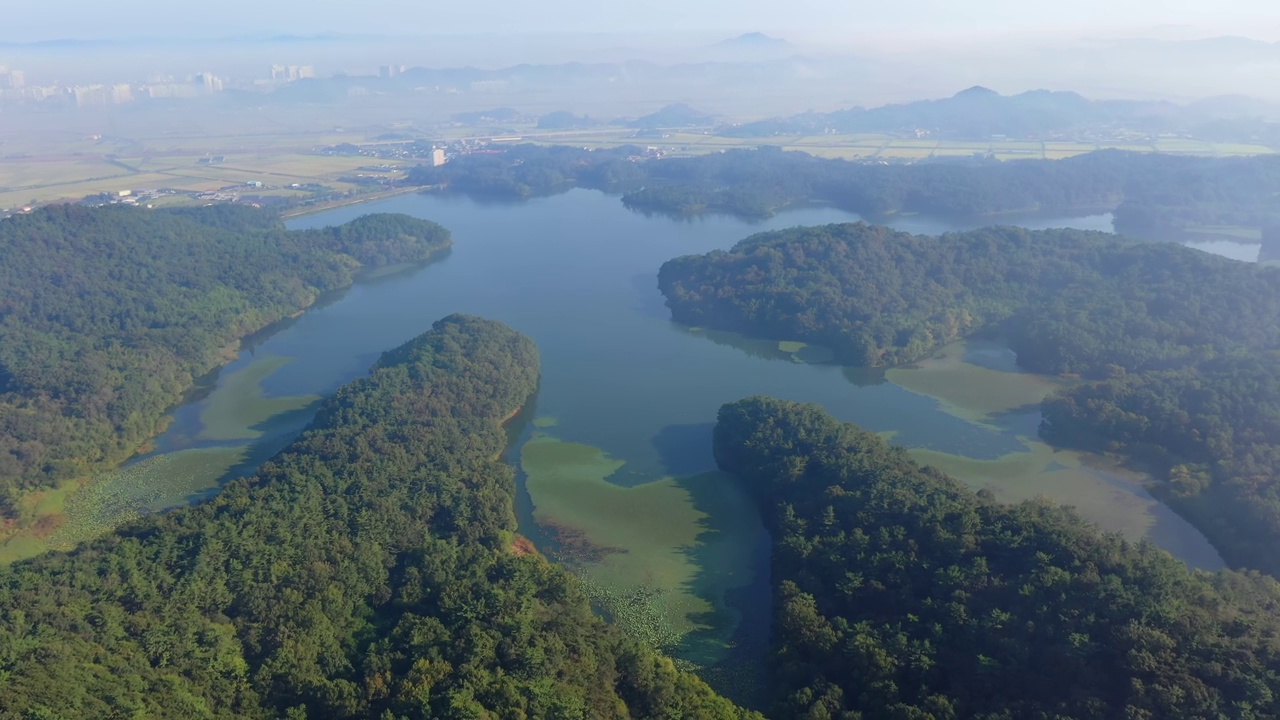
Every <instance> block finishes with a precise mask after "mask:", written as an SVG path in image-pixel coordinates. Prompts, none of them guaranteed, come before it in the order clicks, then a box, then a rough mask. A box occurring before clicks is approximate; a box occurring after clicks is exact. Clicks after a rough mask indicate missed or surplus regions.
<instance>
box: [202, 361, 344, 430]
mask: <svg viewBox="0 0 1280 720" xmlns="http://www.w3.org/2000/svg"><path fill="white" fill-rule="evenodd" d="M291 361H292V359H291V358H287V357H268V358H263V359H261V360H258V361H256V362H253V363H251V364H250V365H249V366H248V367H245V368H244V369H242V370H239V371H237V372H236V373H234V374H233V375H231V376H229V377H228V378H227V379H226V380H225V382H223V384H222V387H221V388H219V391H218V392H216V393H214V394H212V395H211V396H210V397H209V402H208V404H207V405H206V406H205V408H204V410H203V411H202V412H201V413H200V422H201V424H202V425H203V426H204V429H203V430H201V432H200V439H201V440H203V441H210V442H229V441H235V440H255V439H257V438H259V437H262V435H263V434H264V432H266V430H267V426H268V425H270V424H271V423H272V422H273V421H279V420H282V419H285V418H289V417H291V416H292V415H294V414H304V413H307V412H309V411H310V409H311V408H312V407H313V406H314V405H315V404H316V403H317V402H319V401H320V396H318V395H297V396H292V397H280V398H269V397H264V396H263V392H262V382H263V381H264V380H266V379H267V378H268V377H270V376H271V375H272V374H273V373H275V372H276V371H277V370H279V369H280V368H282V367H284V366H285V365H288V364H289V363H290V362H291Z"/></svg>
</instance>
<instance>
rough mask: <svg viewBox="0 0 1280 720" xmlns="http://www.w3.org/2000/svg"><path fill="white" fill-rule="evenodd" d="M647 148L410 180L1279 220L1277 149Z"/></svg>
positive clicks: (1181, 224) (508, 161)
mask: <svg viewBox="0 0 1280 720" xmlns="http://www.w3.org/2000/svg"><path fill="white" fill-rule="evenodd" d="M645 154H646V151H645V148H643V147H634V146H632V147H621V148H613V149H608V150H594V151H592V150H584V149H581V148H573V147H541V146H533V145H520V146H516V147H512V148H508V149H506V150H505V151H500V152H496V153H494V154H481V153H477V154H471V155H463V156H460V157H458V158H455V159H453V160H452V161H450V162H449V163H448V164H447V165H443V166H441V167H438V168H426V167H420V168H416V169H415V170H414V171H412V172H411V173H410V182H414V183H417V184H420V185H444V186H447V187H449V188H451V189H453V190H455V191H458V192H466V193H471V194H475V195H480V196H490V197H530V196H534V195H547V194H552V193H558V192H564V191H566V190H569V189H570V188H574V187H586V188H594V189H598V190H603V191H606V192H618V193H624V195H623V202H625V203H626V204H627V206H628V207H631V208H634V209H636V210H641V211H654V212H663V213H670V214H675V215H690V214H697V213H702V212H723V213H731V214H735V215H741V216H745V217H765V216H769V215H772V214H773V213H775V212H777V211H778V210H780V209H782V208H784V207H787V206H788V205H794V204H798V203H805V202H827V203H831V204H833V205H836V206H837V207H840V208H844V209H846V210H850V211H853V212H857V213H860V214H862V215H864V216H867V217H881V216H884V215H888V214H893V213H903V212H914V213H921V214H926V215H937V216H947V217H973V216H985V215H998V214H1007V213H1032V212H1037V213H1049V212H1053V213H1071V212H1114V213H1115V216H1116V226H1117V227H1118V228H1120V229H1121V230H1122V231H1123V232H1130V233H1138V234H1149V235H1154V236H1159V235H1160V234H1161V233H1167V232H1168V231H1171V230H1178V229H1182V228H1186V227H1191V226H1197V225H1247V226H1251V227H1262V226H1264V225H1268V224H1273V223H1276V222H1280V210H1278V209H1277V206H1276V203H1275V200H1276V198H1277V197H1280V157H1275V156H1272V157H1268V156H1260V157H1250V158H1205V157H1181V156H1174V155H1164V154H1160V153H1128V152H1121V151H1117V150H1106V151H1101V152H1095V153H1089V154H1087V155H1081V156H1078V157H1073V158H1068V159H1066V160H1017V161H1008V162H998V161H995V160H974V159H953V160H938V161H930V162H917V163H897V164H890V163H885V162H850V161H845V160H824V159H820V158H816V157H813V156H810V155H807V154H805V153H799V152H782V151H781V150H779V149H777V148H767V147H764V148H761V149H759V150H731V151H728V152H722V153H712V154H709V155H702V156H697V157H684V158H665V159H660V160H657V159H649V160H646V159H644V157H645Z"/></svg>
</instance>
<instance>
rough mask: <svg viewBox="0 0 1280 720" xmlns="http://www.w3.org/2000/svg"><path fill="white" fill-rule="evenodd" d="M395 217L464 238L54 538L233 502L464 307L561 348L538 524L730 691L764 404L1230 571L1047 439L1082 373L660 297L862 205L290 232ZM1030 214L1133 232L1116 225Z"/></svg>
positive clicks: (323, 221) (756, 524)
mask: <svg viewBox="0 0 1280 720" xmlns="http://www.w3.org/2000/svg"><path fill="white" fill-rule="evenodd" d="M372 212H400V213H407V214H410V215H414V216H417V217H421V218H427V219H430V220H434V221H436V222H439V223H440V224H442V225H444V226H445V227H447V228H449V229H450V230H451V231H452V232H453V236H454V240H455V245H454V248H453V249H452V250H451V251H450V252H449V253H448V254H447V255H446V256H444V257H443V258H441V259H439V260H437V261H435V262H432V263H430V264H429V265H426V266H424V267H418V268H411V269H405V270H401V271H400V272H396V273H390V274H384V275H383V276H382V277H376V278H370V279H366V280H364V281H362V282H360V283H358V284H357V285H355V286H354V287H352V288H351V289H350V290H348V291H346V292H344V293H341V294H340V295H339V296H337V297H335V298H330V299H328V300H327V301H326V302H324V303H321V304H320V305H318V306H316V307H315V308H313V309H311V310H310V311H308V312H307V313H305V314H304V315H302V316H301V317H299V318H298V319H296V320H294V321H292V322H290V323H289V324H287V326H285V327H283V328H280V329H277V330H276V331H274V332H273V333H271V334H269V335H268V336H266V337H263V338H258V339H254V340H253V341H251V342H250V343H248V344H246V347H245V349H244V351H243V352H242V354H241V356H240V358H239V359H238V360H237V361H235V362H233V363H231V364H230V365H228V366H226V367H225V368H223V369H222V370H221V371H220V372H219V373H218V374H217V376H216V378H215V379H214V380H213V381H212V383H211V385H210V387H209V388H208V392H207V393H204V394H203V396H202V397H200V398H199V399H198V400H194V401H192V402H190V403H188V404H187V405H184V406H182V407H180V408H178V409H177V410H176V411H175V413H174V420H173V424H172V425H171V427H170V428H169V430H168V431H167V432H166V433H165V434H164V435H162V436H161V437H159V438H158V439H157V442H156V450H155V452H154V453H152V454H150V455H148V456H146V457H143V458H140V459H139V460H137V461H135V462H133V463H131V464H129V465H126V466H125V467H124V468H121V469H120V470H118V471H115V472H113V473H108V474H106V475H105V476H104V477H101V478H99V479H97V480H96V481H94V482H93V483H91V484H89V485H87V486H86V487H85V488H84V489H82V490H80V491H79V492H77V493H75V494H73V495H71V496H70V497H68V498H67V499H66V501H65V507H64V514H65V517H66V522H65V523H64V525H63V527H62V528H60V529H59V530H58V531H57V532H55V534H54V536H53V537H52V538H49V540H48V545H49V546H50V547H69V546H71V545H73V544H74V543H75V542H76V541H77V540H80V539H83V538H85V537H88V536H89V535H91V534H93V533H94V532H98V531H100V530H101V528H103V527H107V526H110V525H111V524H112V523H115V522H118V521H119V520H120V519H121V518H123V517H127V516H129V515H130V514H131V513H135V512H145V511H147V510H156V509H163V508H168V507H174V506H176V505H180V504H183V503H188V502H191V501H193V500H197V499H199V498H201V497H205V496H207V495H208V494H209V493H210V492H215V491H216V489H217V487H218V486H219V485H220V484H221V483H222V482H225V480H226V479H227V478H228V477H232V476H235V475H240V474H245V473H247V472H250V471H251V470H252V469H253V468H254V467H255V466H256V465H257V464H258V463H260V462H261V461H262V460H264V459H265V458H267V457H269V456H270V455H271V454H273V453H274V452H276V451H277V450H278V449H279V448H281V447H283V445H284V444H285V443H287V442H288V441H289V439H290V438H292V437H293V436H295V435H296V434H297V433H298V432H299V431H300V430H301V428H302V427H304V426H305V424H306V423H307V422H308V421H309V419H310V417H311V416H312V414H313V412H314V409H315V406H316V403H317V402H318V399H319V398H321V397H323V396H324V395H326V394H328V393H331V392H333V391H334V390H336V389H337V388H338V387H339V386H341V385H342V384H343V383H345V382H348V381H350V380H351V379H353V378H355V377H358V376H361V375H363V374H365V373H366V372H367V371H368V369H369V367H370V365H371V364H372V363H373V362H374V361H375V360H376V359H377V357H378V355H379V354H380V353H381V352H383V351H384V350H387V349H390V348H392V347H395V346H397V345H399V344H401V343H403V342H404V341H406V340H408V339H409V338H411V337H413V336H415V335H417V334H419V333H422V332H424V331H426V330H427V329H429V328H430V327H431V324H432V323H433V322H434V321H436V320H438V319H439V318H441V317H444V316H445V315H448V314H450V313H454V312H464V313H472V314H476V315H480V316H484V317H487V318H492V319H496V320H500V321H502V322H505V323H507V324H509V325H510V326H512V327H513V328H515V329H516V330H519V331H521V332H523V333H526V334H527V335H529V336H530V337H532V338H533V340H534V341H536V342H537V344H538V347H539V349H540V351H541V355H542V382H541V388H540V390H539V392H538V394H537V396H536V397H535V398H534V399H533V401H532V402H531V403H530V405H529V407H527V408H526V409H525V411H524V412H523V413H522V414H521V415H520V416H518V417H517V418H516V419H515V420H514V421H512V423H511V424H510V426H509V429H510V433H511V435H512V443H511V447H510V449H509V452H508V460H509V461H510V462H511V463H512V464H513V465H515V466H516V468H517V470H518V483H519V487H518V495H519V501H518V512H519V516H520V524H521V532H522V533H523V534H525V535H526V536H527V537H529V538H531V539H532V540H533V541H534V543H535V544H536V545H537V546H538V547H539V549H540V550H542V552H544V553H545V554H547V555H548V556H549V557H551V558H552V559H554V560H557V561H559V562H562V563H564V564H565V565H566V566H567V567H569V568H570V569H572V571H573V572H575V573H576V574H578V575H579V576H580V577H582V578H583V580H584V582H585V583H586V587H587V588H588V590H589V591H590V593H591V595H592V597H593V598H594V599H595V600H596V601H597V602H598V603H599V605H600V606H601V607H602V608H604V609H606V610H608V611H609V612H610V613H611V614H613V615H615V616H616V617H618V618H619V619H620V621H621V622H623V624H624V625H626V626H627V628H628V629H629V630H631V631H632V632H634V633H637V634H639V635H641V636H642V637H644V638H645V639H647V640H649V641H650V642H652V643H654V644H655V645H658V646H662V647H666V648H667V649H669V650H671V651H672V652H673V653H674V654H675V655H676V656H677V657H679V658H681V659H683V660H685V661H687V662H689V663H691V664H694V665H697V666H699V667H701V668H703V669H704V672H706V673H707V674H708V676H709V677H713V678H718V684H719V685H721V686H722V687H728V686H731V685H733V684H734V678H735V677H737V678H739V681H740V678H741V677H742V676H741V673H739V672H738V671H737V670H735V667H736V662H737V660H739V659H742V658H746V657H759V654H758V653H759V650H760V648H761V646H762V644H763V642H764V640H765V635H764V634H765V633H766V632H767V628H768V624H769V622H768V612H769V608H768V598H769V591H768V585H767V573H768V537H767V536H766V533H765V532H764V529H763V527H762V525H761V520H760V517H759V513H758V512H757V510H756V508H754V507H753V505H752V503H751V502H750V501H749V500H748V499H747V497H746V496H745V495H744V493H743V492H742V491H741V489H740V488H739V487H738V484H737V483H736V482H735V480H734V478H732V477H729V476H725V475H723V474H720V473H718V472H717V471H716V467H715V463H714V461H713V459H712V454H711V429H712V425H713V423H714V421H715V417H716V412H717V410H718V409H719V407H720V406H721V404H723V403H726V402H729V401H733V400H738V399H740V398H743V397H746V396H750V395H757V394H765V395H773V396H777V397H781V398H786V399H791V400H801V401H811V402H817V403H821V404H822V405H823V406H825V407H826V408H827V409H829V410H830V411H831V412H832V413H833V414H835V415H836V416H837V417H839V418H841V419H842V420H847V421H852V422H856V423H859V424H860V425H862V426H863V427H866V428H869V429H871V430H874V431H876V432H880V433H883V434H885V435H886V436H887V437H890V438H891V439H892V440H893V441H894V442H896V443H900V444H903V445H906V446H907V447H909V448H911V450H912V453H913V454H914V455H915V456H916V457H917V458H918V459H919V460H921V461H922V462H926V463H929V464H932V465H935V466H937V467H939V468H942V469H944V470H946V471H948V472H950V473H952V474H953V475H955V476H957V477H959V478H961V479H962V480H964V481H965V482H967V483H969V484H971V485H972V486H974V487H977V488H990V489H991V490H993V491H994V492H995V494H996V496H997V497H1000V498H1002V499H1005V500H1009V501H1018V500H1023V499H1027V498H1032V497H1035V496H1037V495H1043V496H1045V497H1048V498H1051V499H1053V500H1057V501H1061V502H1063V503H1067V504H1070V505H1074V506H1075V507H1077V508H1078V509H1079V512H1080V513H1081V514H1082V515H1084V516H1085V517H1086V518H1089V519H1091V520H1093V521H1095V522H1096V523H1098V524H1099V525H1101V526H1102V527H1104V528H1106V529H1108V530H1113V531H1117V532H1121V533H1124V534H1125V535H1127V536H1129V537H1131V538H1134V539H1138V538H1149V539H1150V540H1151V541H1153V542H1155V543H1156V544H1158V545H1159V546H1161V547H1164V548H1166V549H1167V550H1169V551H1170V552H1171V553H1173V554H1174V555H1176V556H1178V557H1180V558H1182V559H1183V560H1185V561H1186V562H1188V563H1189V564H1191V565H1193V566H1195V567H1201V568H1207V569H1216V568H1218V567H1221V565H1222V561H1221V559H1220V558H1219V556H1218V554H1217V553H1216V552H1215V551H1214V550H1213V548H1212V547H1210V546H1209V544H1208V542H1207V541H1206V540H1205V539H1204V537H1203V536H1202V535H1201V534H1200V533H1199V532H1197V531H1196V530H1195V529H1194V528H1192V527H1191V526H1190V525H1188V524H1187V523H1186V522H1185V521H1183V520H1182V519H1181V518H1180V517H1178V516H1177V515H1175V514H1174V513H1173V512H1171V511H1170V510H1169V509H1168V508H1166V507H1165V506H1163V505H1161V504H1160V503H1159V502H1158V501H1157V500H1155V499H1154V498H1153V497H1152V495H1151V494H1150V493H1149V492H1148V491H1147V489H1146V488H1145V487H1144V478H1142V477H1141V476H1138V475H1135V474H1134V473H1131V472H1129V471H1126V470H1124V469H1122V468H1120V467H1117V466H1116V464H1115V462H1113V461H1111V460H1108V459H1107V458H1104V457H1100V456H1096V455H1089V454H1087V453H1080V452H1072V451H1065V450H1056V449H1054V448H1051V447H1048V446H1047V445H1045V444H1043V443H1042V442H1040V441H1039V439H1038V437H1037V425H1038V423H1039V420H1040V412H1039V407H1038V404H1039V402H1040V400H1041V399H1042V398H1044V397H1045V396H1046V394H1048V393H1050V392H1053V390H1054V389H1055V388H1056V387H1058V386H1059V383H1060V381H1059V380H1057V379H1054V378H1047V377H1043V376H1037V375H1032V374H1028V373H1024V372H1021V371H1019V370H1018V369H1017V367H1016V366H1015V365H1014V357H1013V354H1012V353H1011V352H1010V351H1009V350H1008V349H1007V348H1005V347H1003V346H1002V345H1000V344H999V343H997V342H992V341H982V342H979V341H971V342H966V343H958V344H955V345H952V346H949V347H946V348H944V349H943V350H942V351H941V352H939V353H938V354H937V355H936V356H935V357H934V358H932V359H930V360H927V361H925V362H921V363H919V364H918V365H916V366H913V367H909V368H895V369H890V370H888V371H885V370H868V369H858V368H846V367H840V366H838V365H834V364H827V363H824V362H823V360H824V359H825V357H826V354H825V353H824V352H823V350H822V349H821V348H813V347H806V346H804V345H803V344H801V343H794V342H771V341H762V340H754V339H748V338H745V337H742V336H739V335H733V334H729V333H721V332H714V331H710V330H704V329H699V328H689V327H683V326H681V325H678V324H676V323H674V322H672V321H671V320H670V317H669V314H668V312H667V310H666V308H665V306H664V305H663V299H662V296H661V294H660V293H659V292H658V290H657V287H656V284H657V282H656V276H657V271H658V268H659V266H661V264H662V263H663V262H664V261H666V260H668V259H670V258H673V257H676V256H679V255H684V254H691V253H703V252H707V251H709V250H713V249H717V248H728V247H729V246H731V245H732V244H734V243H735V242H736V241H738V240H740V239H742V238H743V237H746V236H747V235H750V234H752V233H754V232H759V231H763V230H770V229H778V228H786V227H791V226H795V225H812V224H822V223H832V222H846V221H851V220H856V219H857V217H856V216H854V215H852V214H850V213H846V212H842V211H840V210H836V209H833V208H828V207H811V208H802V209H796V210H791V211H787V212H784V213H782V214H780V215H778V216H776V217H774V218H771V219H769V220H767V221H764V222H758V223H749V222H746V221H743V220H739V219H734V218H730V217H720V216H715V217H703V218H696V219H692V220H673V219H669V218H664V217H647V216H644V215H641V214H637V213H633V212H630V211H628V210H627V209H625V208H624V207H623V205H622V204H621V202H619V200H618V198H617V197H613V196H607V195H604V194H601V193H598V192H594V191H586V190H575V191H572V192H569V193H567V194H563V195H559V196H555V197H550V198H542V199H536V200H530V201H527V202H521V203H516V204H485V203H480V202H477V201H474V200H471V199H467V198H462V197H455V196H443V195H409V196H401V197H396V198H393V199H389V200H385V201H380V202H376V203H372V204H368V205H362V206H358V207H347V208H342V209H338V210H333V211H330V212H326V213H322V214H317V215H312V216H309V217H304V218H299V219H297V220H294V221H291V223H290V225H291V226H292V227H299V228H300V227H312V226H319V225H330V224H338V223H342V222H346V221H348V220H351V219H353V218H355V217H356V216H358V215H362V214H365V213H372ZM1003 221H1005V222H1012V221H1011V220H1010V219H1004V220H1003ZM893 224H894V225H895V226H897V227H899V228H900V229H903V230H907V231H911V232H917V233H929V234H936V233H939V232H944V231H947V230H955V229H964V228H963V227H960V226H957V225H951V224H946V223H941V222H938V221H933V220H929V219H925V218H919V217H915V218H912V217H903V218H899V219H897V220H895V222H894V223H893ZM1018 224H1023V225H1026V226H1028V227H1057V226H1072V227H1077V228H1082V229H1093V230H1107V231H1109V230H1110V229H1111V226H1110V216H1094V217H1087V218H1075V219H1056V220H1055V219H1039V220H1034V221H1018ZM10 550H11V551H12V550H20V548H17V547H15V548H10ZM717 673H719V675H717Z"/></svg>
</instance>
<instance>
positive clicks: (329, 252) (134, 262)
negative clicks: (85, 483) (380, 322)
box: [0, 205, 452, 526]
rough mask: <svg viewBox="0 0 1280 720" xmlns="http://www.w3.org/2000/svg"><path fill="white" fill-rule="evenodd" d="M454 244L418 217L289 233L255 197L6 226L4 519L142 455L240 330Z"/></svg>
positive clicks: (24, 219)
mask: <svg viewBox="0 0 1280 720" xmlns="http://www.w3.org/2000/svg"><path fill="white" fill-rule="evenodd" d="M451 242H452V240H451V238H450V235H449V233H448V231H447V230H445V229H444V228H442V227H440V226H439V225H436V224H435V223H431V222H428V221H424V220H418V219H415V218H411V217H408V216H405V215H369V216H365V217H362V218H359V219H357V220H354V221H352V222H350V223H347V224H346V225H342V226H340V227H331V228H324V229H317V230H306V231H287V230H286V229H285V228H284V225H283V223H282V222H281V221H280V219H279V218H278V217H277V216H276V215H275V214H274V213H272V212H270V211H267V210H261V209H257V208H254V207H250V206H242V205H215V206H209V207H203V208H192V209H173V210H145V209H141V208H131V207H124V206H112V207H102V208H85V207H74V206H69V205H62V206H50V207H46V208H42V209H40V210H37V211H36V212H34V213H31V214H30V215H20V216H15V217H13V218H9V219H7V220H3V221H0V526H2V525H3V524H4V522H6V521H8V522H13V521H16V520H18V519H19V518H21V516H22V514H23V512H24V509H23V503H22V499H23V498H24V497H25V496H28V495H29V494H30V493H31V492H32V491H36V490H40V489H44V488H50V487H53V486H55V485H57V484H59V483H62V482H66V481H70V480H73V479H76V478H80V477H83V476H84V475H86V474H87V473H89V472H90V471H92V470H94V469H97V468H100V467H101V466H104V465H106V464H109V463H113V462H119V461H121V460H123V459H125V458H126V457H127V456H129V455H130V454H132V453H133V452H134V451H135V449H136V448H137V447H138V446H139V444H140V443H142V442H143V441H145V440H146V439H147V438H149V437H151V436H152V435H154V434H155V433H156V432H157V430H158V429H159V428H160V426H161V423H162V422H163V418H164V415H165V413H166V411H167V410H168V408H170V407H171V406H173V405H174V404H176V403H177V402H178V401H179V400H180V399H181V398H182V396H183V394H184V393H185V392H186V391H188V390H189V389H190V388H191V386H192V383H193V382H194V380H195V379H196V378H198V377H200V376H202V375H204V374H206V373H208V372H209V371H211V370H213V369H214V368H215V367H217V366H218V365H220V364H222V363H224V362H226V361H227V360H228V359H229V358H230V356H231V354H232V353H233V352H234V351H235V349H236V347H237V345H238V342H239V340H240V339H241V338H243V337H245V336H247V335H249V334H251V333H253V332H255V331H257V330H261V329H263V328H265V327H267V326H269V325H271V324H272V323H275V322H277V321H280V320H282V319H284V318H287V317H289V316H291V315H294V314H296V313H298V312H300V311H301V310H303V309H304V308H306V307H308V306H310V305H311V304H312V303H314V302H315V301H316V300H317V298H319V297H320V296H321V295H322V294H323V293H325V292H328V291H332V290H336V289H339V288H343V287H346V286H348V285H350V284H351V283H352V281H353V279H354V278H355V277H356V275H357V274H358V273H359V272H360V270H361V269H362V268H366V267H377V266H384V265H391V264H397V263H411V262H420V261H423V260H426V259H427V258H429V257H431V256H433V255H434V254H436V253H438V252H440V251H442V250H444V249H445V248H447V247H448V246H449V245H450V244H451Z"/></svg>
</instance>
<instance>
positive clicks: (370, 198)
mask: <svg viewBox="0 0 1280 720" xmlns="http://www.w3.org/2000/svg"><path fill="white" fill-rule="evenodd" d="M421 189H422V188H421V186H418V185H413V186H409V187H399V188H395V189H393V190H384V191H380V192H373V193H367V194H365V195H358V196H356V197H353V198H344V199H342V200H332V201H329V202H324V203H318V204H316V205H307V206H305V207H300V208H293V209H290V210H285V211H283V212H281V213H280V219H281V220H294V219H297V218H300V217H306V216H308V215H316V214H319V213H323V212H329V211H330V210H337V209H339V208H344V207H351V206H353V205H360V204H363V203H371V202H377V201H379V200H387V199H390V198H393V197H399V196H401V195H409V194H411V193H415V192H418V191H419V190H421Z"/></svg>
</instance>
